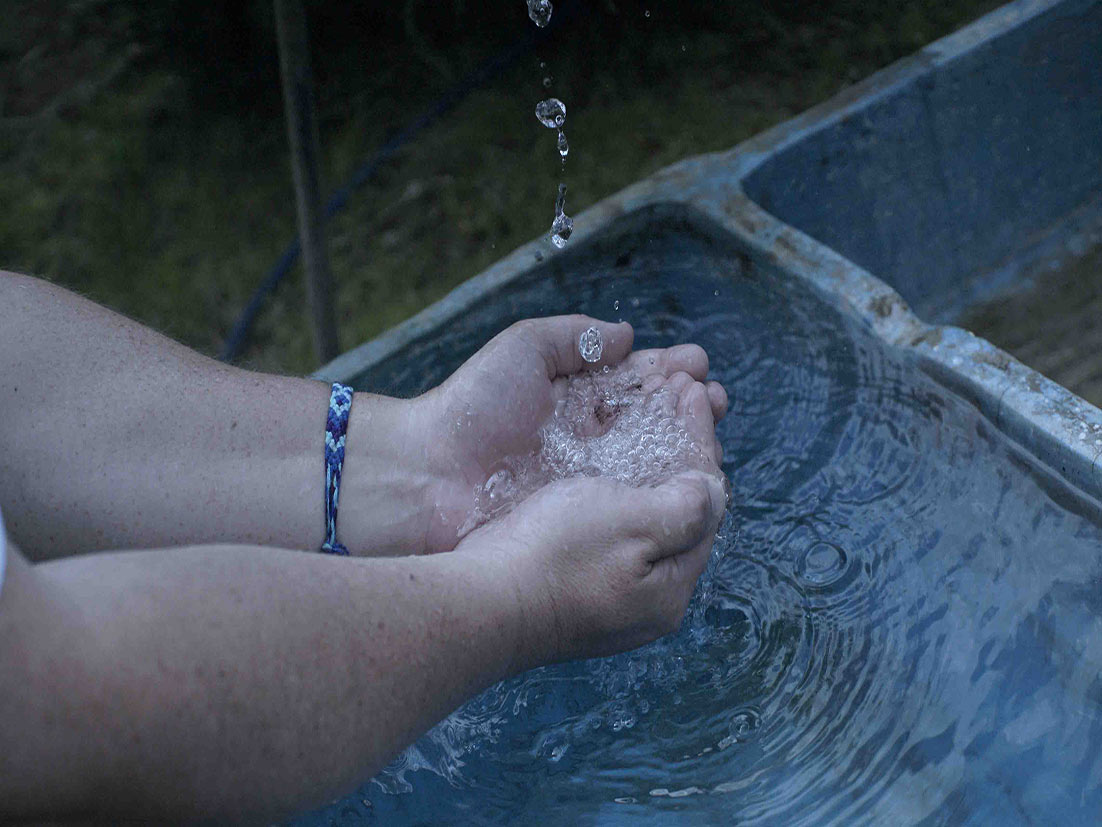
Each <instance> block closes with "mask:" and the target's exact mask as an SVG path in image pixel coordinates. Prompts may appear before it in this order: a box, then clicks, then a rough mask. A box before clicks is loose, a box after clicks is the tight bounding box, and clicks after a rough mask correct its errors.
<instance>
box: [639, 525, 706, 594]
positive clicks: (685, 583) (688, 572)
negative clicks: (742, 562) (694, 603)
mask: <svg viewBox="0 0 1102 827" xmlns="http://www.w3.org/2000/svg"><path fill="white" fill-rule="evenodd" d="M714 547H715V536H714V535H712V534H710V535H708V536H707V537H705V538H704V539H703V540H702V541H701V542H699V543H697V544H696V545H695V546H693V547H692V548H691V549H689V550H688V551H683V552H681V553H680V554H676V555H674V556H673V557H666V558H665V559H663V560H659V561H658V562H657V563H655V564H654V568H653V569H652V570H651V571H652V574H654V575H656V579H657V578H663V579H665V581H666V585H665V587H666V588H668V589H670V590H671V591H672V592H673V594H674V597H675V599H676V600H677V602H678V604H679V606H680V610H681V612H684V611H685V607H686V606H688V604H689V600H690V598H692V596H693V589H695V588H696V582H697V581H698V580H699V579H700V575H702V574H704V570H705V569H706V568H707V567H708V559H709V558H710V557H711V556H712V549H713V548H714ZM658 582H662V581H658Z"/></svg>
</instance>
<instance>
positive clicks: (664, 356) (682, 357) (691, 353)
mask: <svg viewBox="0 0 1102 827" xmlns="http://www.w3.org/2000/svg"><path fill="white" fill-rule="evenodd" d="M625 366H626V367H628V368H630V369H631V370H633V371H635V372H636V373H638V374H639V375H640V376H649V375H650V374H652V373H659V374H662V375H663V376H670V375H672V374H674V373H677V372H678V371H683V372H685V373H687V374H689V376H691V377H692V378H693V379H695V380H697V381H698V382H703V381H704V379H705V377H707V375H708V354H707V353H705V352H704V348H702V347H700V345H691V344H689V345H674V346H673V347H664V348H651V349H648V350H639V351H636V352H635V353H633V354H631V355H630V356H629V357H628V358H627V359H626V360H625Z"/></svg>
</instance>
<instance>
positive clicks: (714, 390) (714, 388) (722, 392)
mask: <svg viewBox="0 0 1102 827" xmlns="http://www.w3.org/2000/svg"><path fill="white" fill-rule="evenodd" d="M705 387H706V388H707V391H708V402H709V403H710V404H711V406H712V416H714V417H715V419H716V421H717V422H718V421H719V420H721V419H723V417H725V416H726V415H727V410H728V406H729V404H730V400H729V399H728V397H727V391H726V389H725V388H724V387H723V385H721V384H719V382H716V381H711V382H709V383H708V384H707V385H706V386H705Z"/></svg>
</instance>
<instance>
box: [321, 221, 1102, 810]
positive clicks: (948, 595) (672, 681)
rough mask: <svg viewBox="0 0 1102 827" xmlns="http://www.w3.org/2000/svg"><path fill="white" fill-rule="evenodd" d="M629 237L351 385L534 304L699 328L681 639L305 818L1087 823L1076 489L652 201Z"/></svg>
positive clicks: (1087, 508)
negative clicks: (708, 538)
mask: <svg viewBox="0 0 1102 827" xmlns="http://www.w3.org/2000/svg"><path fill="white" fill-rule="evenodd" d="M621 229H622V231H621V233H620V234H619V235H618V236H617V235H616V234H611V235H612V236H613V237H612V238H611V240H606V241H604V242H602V244H601V247H599V248H592V247H590V248H579V249H577V250H574V251H572V254H571V255H570V256H561V257H556V258H555V259H554V260H552V261H549V262H547V263H545V264H544V265H543V266H541V267H539V268H537V269H535V270H534V271H532V272H531V273H530V274H528V275H526V276H525V277H523V278H522V279H521V280H520V281H519V282H518V283H516V284H514V285H513V286H512V287H510V288H508V289H507V290H505V291H503V292H501V293H499V294H498V295H496V296H494V297H493V298H492V300H491V301H488V302H486V303H484V304H483V305H480V306H479V307H477V308H475V309H474V310H472V311H471V312H469V313H465V314H463V315H462V316H461V317H460V318H459V319H458V320H456V321H455V322H454V323H453V324H451V325H450V326H448V328H447V329H446V330H441V331H439V332H438V333H436V334H434V335H433V336H432V337H430V338H428V339H426V340H422V341H420V342H418V343H416V344H414V345H412V346H410V347H409V348H407V349H406V350H405V351H403V353H401V354H399V355H398V356H397V357H395V358H393V359H391V360H388V361H387V362H386V363H384V364H383V365H381V366H380V367H379V368H377V369H375V370H373V371H372V373H371V375H369V376H365V377H360V379H359V381H358V382H357V383H356V387H357V388H364V389H373V390H381V391H387V392H396V393H402V394H407V395H408V394H414V393H417V392H420V391H422V390H424V389H427V388H429V387H432V386H433V385H435V384H437V383H439V382H440V381H441V380H443V379H444V378H445V377H446V376H447V375H448V374H449V373H450V372H451V371H452V370H454V368H455V367H456V366H458V365H459V364H460V363H461V362H462V361H463V359H465V358H466V357H467V356H468V355H469V354H470V353H472V352H473V351H474V350H476V349H477V348H478V346H480V345H481V344H482V343H483V342H484V341H486V340H487V339H488V338H489V337H490V336H492V335H493V334H494V333H496V332H497V331H498V330H500V329H501V328H503V327H504V326H506V325H507V324H508V323H510V322H511V321H513V320H515V319H518V318H523V317H526V316H532V315H547V314H552V313H562V312H574V311H582V312H587V313H589V314H591V315H595V316H600V317H603V318H606V319H612V320H616V319H618V318H623V319H626V320H627V321H630V322H632V324H633V325H635V329H636V335H637V343H638V346H640V347H646V346H656V345H657V346H665V345H671V344H674V343H677V342H684V341H694V342H698V343H699V344H701V345H703V346H704V347H705V348H706V349H707V350H708V352H709V354H710V356H711V360H712V366H713V373H714V375H715V377H716V378H718V379H719V380H720V381H722V382H723V383H724V385H725V386H726V388H727V390H728V393H729V394H730V397H731V413H730V415H729V416H728V417H727V419H726V420H725V421H724V422H723V423H721V425H720V428H719V432H720V436H721V439H722V442H723V444H724V448H725V451H726V461H725V464H724V470H725V472H726V473H727V475H728V477H729V478H730V480H731V483H732V488H733V502H732V505H731V507H730V510H729V514H728V516H727V519H726V521H725V523H724V525H723V528H722V530H721V533H720V537H719V539H718V541H717V543H716V547H715V550H714V552H713V559H712V562H711V564H710V567H709V570H708V572H707V573H706V574H705V576H704V578H703V579H702V581H701V585H700V587H699V588H698V591H697V594H696V595H695V597H694V599H693V604H692V606H691V607H690V613H689V616H688V617H687V619H686V622H685V624H684V625H683V628H682V631H681V632H680V633H679V634H678V635H676V636H673V637H670V638H666V639H663V640H661V641H658V642H657V643H655V644H652V645H651V646H648V647H645V648H643V649H641V650H638V651H636V652H633V653H629V654H626V655H621V656H618V657H615V658H610V659H605V660H598V661H590V662H585V663H573V664H566V665H561V666H556V667H552V668H545V669H540V670H536V671H534V672H530V673H528V674H526V675H523V676H521V677H519V678H516V679H514V680H511V681H507V682H505V683H502V684H500V685H498V686H495V687H493V688H491V689H490V690H488V691H487V692H485V693H484V694H483V695H481V696H480V697H478V698H476V699H475V700H473V701H471V702H470V703H468V704H467V705H465V706H464V707H462V708H461V709H460V710H458V711H457V712H456V713H455V714H454V715H452V716H451V717H450V718H448V719H447V720H446V721H444V722H443V723H441V724H440V725H439V726H438V727H437V728H436V729H434V730H433V731H432V732H431V733H430V734H428V735H427V736H426V737H424V738H423V739H422V740H421V741H420V742H419V743H418V744H417V745H416V746H415V747H413V748H411V749H410V750H409V751H408V752H407V753H406V754H405V755H404V756H403V757H402V758H401V759H400V760H399V761H397V762H396V763H395V764H394V765H392V766H391V767H390V768H389V769H388V770H387V771H386V772H384V773H383V774H381V775H380V776H379V777H378V778H376V779H374V780H372V781H369V782H367V783H365V785H364V786H363V787H362V788H361V789H360V790H359V791H358V792H357V793H356V794H354V795H352V796H350V797H348V798H347V799H345V800H343V801H341V802H338V803H337V804H335V805H333V806H332V807H330V808H328V809H326V810H323V811H319V812H318V813H316V814H313V815H311V816H308V817H305V818H304V819H303V820H302V823H303V824H311V823H312V824H358V823H367V824H371V823H379V824H388V825H389V824H410V825H412V824H502V825H506V824H522V823H523V824H548V823H555V824H582V825H590V824H592V825H604V824H632V825H636V824H643V825H647V824H678V825H682V824H689V825H695V824H740V825H742V824H747V825H750V824H786V825H800V824H840V825H850V824H861V823H879V824H905V823H906V824H910V823H923V824H947V823H952V824H960V823H966V824H990V823H992V822H996V821H997V822H999V823H1001V824H1004V825H1013V824H1034V823H1036V824H1051V823H1067V824H1084V823H1090V822H1093V821H1094V820H1096V819H1097V818H1098V817H1099V814H1102V787H1100V784H1102V554H1100V550H1102V527H1100V526H1102V521H1100V519H1099V515H1098V512H1097V511H1096V510H1095V508H1094V506H1093V505H1091V504H1088V503H1086V502H1085V501H1083V500H1081V499H1079V498H1078V497H1077V496H1076V495H1074V494H1073V493H1072V492H1070V491H1068V490H1067V489H1066V488H1064V487H1063V486H1062V485H1061V484H1059V483H1058V482H1057V481H1055V480H1054V479H1053V478H1051V477H1050V476H1048V475H1047V474H1046V473H1045V472H1043V471H1041V470H1039V469H1037V468H1036V467H1035V466H1034V465H1033V464H1032V463H1031V461H1030V460H1029V459H1028V457H1026V456H1025V455H1024V454H1023V453H1022V452H1021V451H1020V450H1018V449H1017V448H1016V447H1015V446H1013V445H1012V444H1010V443H1008V442H1007V441H1006V440H1005V439H1004V438H1003V437H1002V436H1001V435H1000V434H999V433H998V432H997V431H995V429H994V428H993V427H992V426H991V425H990V423H988V422H987V421H986V420H985V419H983V418H982V417H981V416H980V415H979V414H978V413H977V412H976V410H975V409H973V408H972V407H971V406H970V405H968V404H967V403H966V402H964V401H962V400H961V399H959V398H958V397H956V396H954V395H953V394H952V393H950V392H948V391H946V390H945V389H943V388H941V387H940V386H939V385H937V384H936V383H935V382H934V381H933V380H931V379H930V378H929V377H927V376H926V375H925V374H924V373H923V372H922V371H921V370H920V368H919V366H918V365H916V364H914V363H913V362H912V361H911V359H910V357H909V356H907V355H906V354H899V353H896V352H894V351H889V350H887V349H885V348H884V346H882V345H881V344H879V343H878V342H877V341H876V340H875V339H873V338H872V337H871V335H870V334H869V333H868V332H867V331H865V330H863V329H861V328H860V327H859V326H857V325H856V324H854V323H852V322H851V321H849V320H847V319H846V318H844V317H842V316H841V315H839V314H838V313H836V312H835V311H834V310H832V309H831V308H830V307H828V306H827V305H826V304H825V303H823V302H822V301H821V300H819V299H818V298H817V297H816V296H814V295H812V294H811V293H810V292H809V291H808V290H807V289H805V288H802V287H799V286H797V285H795V284H793V283H792V282H791V281H790V280H788V279H786V278H784V277H782V276H781V275H779V274H777V273H774V272H772V271H770V270H769V269H768V268H764V267H761V266H758V265H756V264H754V263H753V262H751V261H750V260H749V259H748V258H747V257H746V256H745V255H744V254H742V253H741V252H740V251H738V250H737V249H732V248H725V247H723V246H721V245H720V244H719V243H717V242H716V241H715V240H713V238H712V237H710V236H709V235H708V234H706V233H704V232H702V231H701V230H699V229H698V228H697V227H696V226H694V225H693V224H691V223H688V222H686V221H684V220H681V219H679V218H677V217H676V216H673V217H671V216H669V215H664V214H662V213H661V211H659V212H658V213H656V214H655V218H654V220H652V221H650V222H648V223H646V224H645V225H644V226H639V225H638V223H636V224H635V225H634V228H633V225H631V224H627V225H624V226H623V227H622V228H621ZM617 303H618V304H617ZM614 308H618V309H614Z"/></svg>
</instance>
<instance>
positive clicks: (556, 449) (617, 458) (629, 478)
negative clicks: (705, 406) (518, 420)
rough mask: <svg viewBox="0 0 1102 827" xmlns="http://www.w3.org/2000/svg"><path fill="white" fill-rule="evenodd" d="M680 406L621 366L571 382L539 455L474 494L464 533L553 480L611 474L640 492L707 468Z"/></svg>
mask: <svg viewBox="0 0 1102 827" xmlns="http://www.w3.org/2000/svg"><path fill="white" fill-rule="evenodd" d="M592 329H593V330H596V329H595V328H592ZM583 337H584V334H583ZM677 402H678V396H677V394H676V393H675V392H674V391H673V390H671V389H669V388H668V387H660V388H658V389H657V390H655V391H651V392H649V393H648V392H645V391H644V390H643V381H642V379H641V378H640V377H639V376H638V375H637V374H635V373H633V372H632V371H630V370H627V369H623V368H620V369H613V370H606V371H601V372H585V373H581V374H578V375H577V376H574V377H571V378H570V379H569V381H568V383H567V388H566V393H565V394H564V396H563V398H562V399H561V400H560V402H559V403H558V405H557V406H556V409H555V412H554V414H553V415H552V416H551V418H550V420H549V421H548V422H547V423H546V424H545V425H544V426H543V428H541V430H540V448H539V450H538V451H534V452H532V453H531V454H527V455H523V456H515V457H509V458H507V459H506V460H504V461H503V463H502V467H501V468H500V469H497V470H496V471H495V472H494V473H493V474H492V475H491V476H490V478H489V479H488V480H487V481H486V483H485V484H484V485H482V486H480V487H479V489H478V490H477V492H476V493H477V505H476V507H475V509H474V511H473V512H472V514H471V516H470V518H469V519H468V520H467V522H466V523H465V524H464V525H463V527H462V528H461V529H460V534H464V535H465V534H467V533H468V532H469V531H472V530H473V529H475V528H477V527H478V526H480V525H482V524H484V523H485V522H487V521H489V520H493V519H496V518H499V517H501V516H502V515H503V514H506V513H508V512H509V511H511V510H512V509H513V508H514V507H516V505H518V504H519V503H521V502H523V501H524V500H525V499H526V498H527V497H529V496H531V494H533V493H534V492H536V491H538V490H539V489H540V488H543V487H544V486H545V485H547V484H549V483H551V482H554V481H556V480H562V479H570V478H574V477H609V478H611V479H615V480H617V481H619V482H623V483H625V484H627V485H631V486H635V487H642V486H649V485H657V484H659V483H661V482H663V481H665V480H667V479H669V478H670V477H671V476H672V475H674V474H676V473H678V472H680V471H688V470H692V469H701V468H706V467H707V465H708V463H707V460H706V459H705V454H704V451H703V449H702V448H701V447H700V446H699V445H698V444H697V443H696V442H695V441H694V440H693V439H692V437H691V436H690V435H689V433H688V431H687V430H686V429H685V426H684V424H683V422H682V420H681V419H680V418H679V417H678V416H677Z"/></svg>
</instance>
